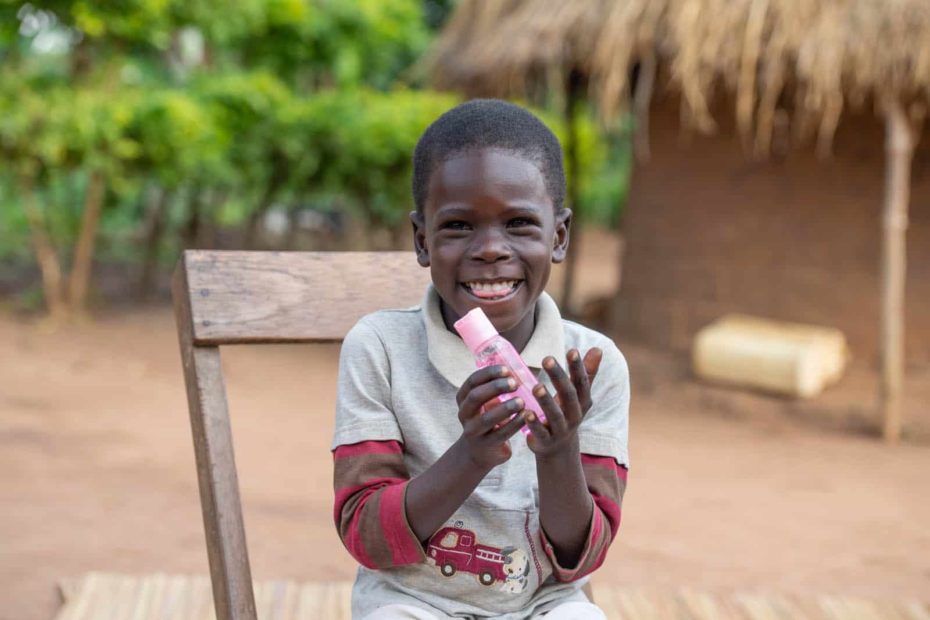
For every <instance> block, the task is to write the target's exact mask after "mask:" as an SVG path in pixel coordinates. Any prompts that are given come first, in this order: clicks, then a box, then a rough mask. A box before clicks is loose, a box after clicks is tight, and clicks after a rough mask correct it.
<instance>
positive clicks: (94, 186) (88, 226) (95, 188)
mask: <svg viewBox="0 0 930 620" xmlns="http://www.w3.org/2000/svg"><path fill="white" fill-rule="evenodd" d="M105 195H106V181H105V179H104V177H103V173H102V172H100V171H99V170H94V171H93V172H91V174H90V178H89V179H88V181H87V190H86V192H85V194H84V211H83V212H82V213H81V228H80V231H79V232H78V239H77V243H76V244H75V246H74V259H73V261H72V263H71V276H70V278H69V283H68V293H69V295H68V298H69V302H70V307H71V310H72V312H75V313H78V314H82V313H83V312H84V310H85V304H86V303H87V290H88V288H89V286H90V276H91V272H92V270H93V263H94V247H95V245H96V240H97V229H98V228H99V225H100V212H101V211H102V210H103V200H104V197H105Z"/></svg>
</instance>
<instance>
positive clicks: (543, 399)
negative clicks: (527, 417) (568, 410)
mask: <svg viewBox="0 0 930 620" xmlns="http://www.w3.org/2000/svg"><path fill="white" fill-rule="evenodd" d="M533 396H535V397H536V402H538V403H539V406H540V407H542V410H543V413H545V414H546V422H547V424H548V425H549V428H550V429H551V432H552V433H564V432H565V430H566V429H567V425H566V422H565V416H564V415H563V414H562V408H561V407H559V406H558V405H557V404H556V403H555V400H553V399H552V396H550V395H549V390H547V389H546V386H544V385H541V384H540V385H537V386H536V387H534V388H533ZM533 417H536V416H535V415H534V416H533ZM532 429H533V427H532V426H530V430H532Z"/></svg>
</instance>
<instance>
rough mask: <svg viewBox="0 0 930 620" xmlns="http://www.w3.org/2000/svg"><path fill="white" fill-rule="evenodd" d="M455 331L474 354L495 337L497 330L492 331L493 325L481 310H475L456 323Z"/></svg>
mask: <svg viewBox="0 0 930 620" xmlns="http://www.w3.org/2000/svg"><path fill="white" fill-rule="evenodd" d="M455 331H457V332H458V333H459V335H460V336H461V337H462V340H464V341H465V344H466V345H467V346H468V348H469V349H471V350H472V351H474V352H477V351H478V350H480V349H481V345H482V344H484V343H485V342H487V341H488V340H489V339H491V338H493V337H494V336H496V335H497V330H496V329H494V325H492V324H491V321H490V319H488V317H487V315H485V313H484V310H482V309H481V308H475V309H474V310H472V311H470V312H469V313H468V314H466V315H465V316H463V317H462V318H460V319H459V320H458V321H456V322H455Z"/></svg>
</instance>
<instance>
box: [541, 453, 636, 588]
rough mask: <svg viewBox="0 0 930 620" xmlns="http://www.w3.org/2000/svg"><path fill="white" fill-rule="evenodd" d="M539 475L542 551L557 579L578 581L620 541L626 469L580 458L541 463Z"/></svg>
mask: <svg viewBox="0 0 930 620" xmlns="http://www.w3.org/2000/svg"><path fill="white" fill-rule="evenodd" d="M536 470H537V475H538V477H539V503H540V525H541V530H540V538H541V539H542V544H543V549H544V551H545V552H546V555H547V556H549V560H550V561H551V562H552V566H553V569H554V575H555V577H556V579H558V580H559V581H574V580H575V579H580V578H581V577H584V576H585V575H587V574H589V573H591V572H593V571H594V570H596V569H597V568H598V567H599V566H600V565H601V564H603V562H604V559H605V558H606V556H607V549H608V548H609V547H610V544H611V542H613V539H614V538H615V537H616V535H617V529H618V528H619V527H620V514H621V513H620V506H621V503H622V500H623V492H624V490H625V489H626V479H627V469H626V468H625V467H623V466H621V465H617V463H616V461H615V460H614V459H613V458H610V457H602V456H594V455H588V454H580V455H579V454H577V453H576V455H575V459H574V460H573V459H570V458H568V457H566V458H565V459H564V460H562V459H553V460H539V459H537V465H536ZM579 476H580V479H579ZM580 506H583V507H584V508H583V509H581V510H579V509H578V507H580Z"/></svg>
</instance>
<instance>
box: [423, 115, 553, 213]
mask: <svg viewBox="0 0 930 620" xmlns="http://www.w3.org/2000/svg"><path fill="white" fill-rule="evenodd" d="M484 148H491V149H500V150H502V151H509V152H511V153H514V154H515V155H519V156H521V157H525V158H526V159H528V160H530V161H532V162H533V164H534V165H536V166H537V167H538V168H539V170H540V172H542V175H543V179H544V181H545V185H546V192H547V193H548V194H549V197H550V198H551V199H552V206H553V208H554V209H555V212H556V213H558V212H559V211H560V210H561V209H562V206H563V204H564V202H565V169H564V167H563V164H562V146H561V145H560V144H559V139H558V138H556V137H555V134H553V133H552V131H551V130H550V129H549V128H548V127H546V125H545V123H543V122H542V121H541V120H539V118H537V117H536V115H534V114H533V113H532V112H530V111H529V110H526V109H525V108H521V107H520V106H518V105H514V104H512V103H508V102H506V101H501V100H500V99H472V100H471V101H466V102H465V103H461V104H459V105H457V106H455V107H454V108H452V109H451V110H449V111H447V112H445V113H444V114H443V115H442V116H440V117H439V118H437V119H436V120H435V121H433V123H432V124H431V125H430V126H429V127H427V128H426V131H424V132H423V135H422V136H420V139H419V141H417V146H416V148H415V149H414V151H413V201H414V203H415V204H416V209H417V212H418V213H423V208H424V207H425V205H426V197H427V193H428V192H429V182H430V177H432V175H433V170H435V169H436V166H438V165H440V164H441V163H443V162H445V161H446V160H448V159H451V158H452V157H455V156H457V155H461V154H463V153H467V152H468V151H473V150H477V149H484Z"/></svg>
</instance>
